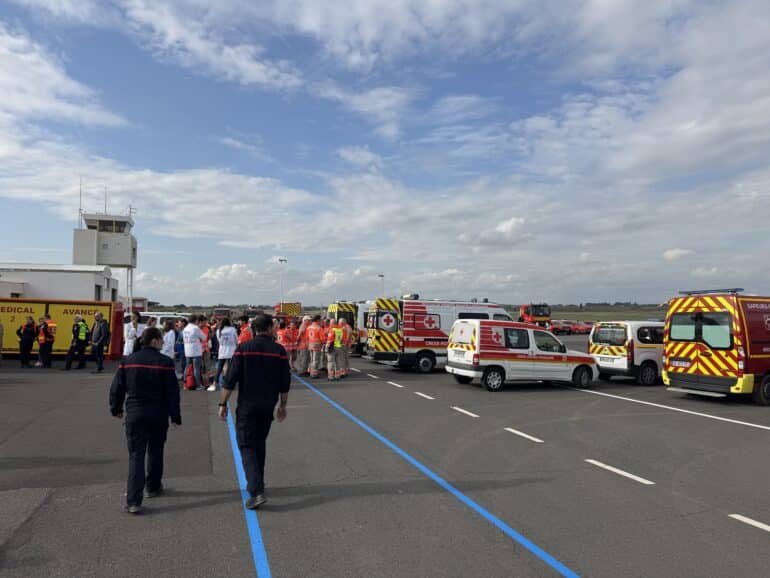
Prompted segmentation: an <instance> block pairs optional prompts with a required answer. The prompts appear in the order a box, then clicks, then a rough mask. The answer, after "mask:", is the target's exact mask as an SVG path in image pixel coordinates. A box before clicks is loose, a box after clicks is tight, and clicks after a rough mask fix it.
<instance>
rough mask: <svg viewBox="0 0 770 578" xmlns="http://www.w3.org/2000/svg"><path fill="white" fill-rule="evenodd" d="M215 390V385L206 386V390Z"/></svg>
mask: <svg viewBox="0 0 770 578" xmlns="http://www.w3.org/2000/svg"><path fill="white" fill-rule="evenodd" d="M216 390H217V386H216V385H209V386H208V387H207V388H206V391H216Z"/></svg>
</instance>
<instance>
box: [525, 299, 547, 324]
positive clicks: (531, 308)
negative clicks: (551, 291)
mask: <svg viewBox="0 0 770 578" xmlns="http://www.w3.org/2000/svg"><path fill="white" fill-rule="evenodd" d="M519 321H520V322H522V323H532V324H533V325H540V326H542V327H548V325H550V323H551V307H550V306H549V305H548V304H547V303H527V304H526V305H522V306H521V307H519Z"/></svg>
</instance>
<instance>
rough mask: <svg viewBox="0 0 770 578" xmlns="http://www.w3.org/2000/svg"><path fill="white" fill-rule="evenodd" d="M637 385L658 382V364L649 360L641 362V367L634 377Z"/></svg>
mask: <svg viewBox="0 0 770 578" xmlns="http://www.w3.org/2000/svg"><path fill="white" fill-rule="evenodd" d="M636 381H637V383H639V385H647V386H650V385H655V384H656V383H658V366H656V365H655V364H654V363H652V362H651V361H647V362H645V363H642V367H640V368H639V375H638V377H637V378H636Z"/></svg>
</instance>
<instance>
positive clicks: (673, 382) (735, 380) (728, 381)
mask: <svg viewBox="0 0 770 578" xmlns="http://www.w3.org/2000/svg"><path fill="white" fill-rule="evenodd" d="M662 377H663V383H664V384H666V385H667V386H669V387H678V388H681V389H686V390H692V391H706V392H712V393H724V394H728V393H751V392H752V391H754V375H753V374H745V375H742V376H740V377H719V376H714V375H692V374H689V373H680V372H675V371H663V374H662Z"/></svg>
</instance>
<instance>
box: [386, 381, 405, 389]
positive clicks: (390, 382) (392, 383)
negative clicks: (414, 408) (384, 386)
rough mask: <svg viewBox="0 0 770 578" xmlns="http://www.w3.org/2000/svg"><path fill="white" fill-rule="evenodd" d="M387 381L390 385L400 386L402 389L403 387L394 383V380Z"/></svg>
mask: <svg viewBox="0 0 770 578" xmlns="http://www.w3.org/2000/svg"><path fill="white" fill-rule="evenodd" d="M388 383H389V384H390V385H392V386H394V387H400V388H402V389H403V387H404V386H403V385H399V384H398V383H394V382H392V381H389V382H388Z"/></svg>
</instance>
